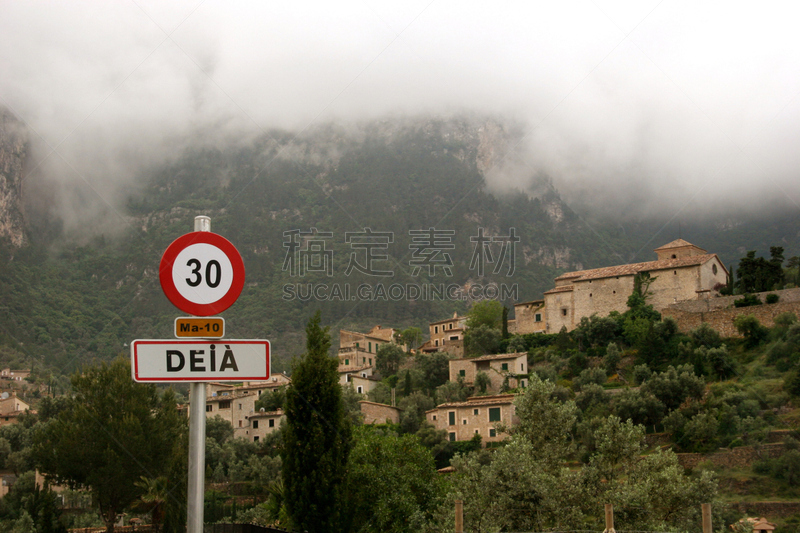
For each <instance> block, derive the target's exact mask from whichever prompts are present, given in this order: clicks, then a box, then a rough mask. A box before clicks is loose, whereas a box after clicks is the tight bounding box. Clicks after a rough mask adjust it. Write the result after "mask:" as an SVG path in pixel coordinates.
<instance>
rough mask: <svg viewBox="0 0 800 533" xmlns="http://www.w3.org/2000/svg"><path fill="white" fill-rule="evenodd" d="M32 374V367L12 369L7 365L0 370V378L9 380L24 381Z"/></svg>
mask: <svg viewBox="0 0 800 533" xmlns="http://www.w3.org/2000/svg"><path fill="white" fill-rule="evenodd" d="M30 375H31V371H30V369H27V370H11V369H10V368H8V367H6V368H4V369H3V370H0V379H7V380H9V381H22V380H24V379H25V378H27V377H28V376H30Z"/></svg>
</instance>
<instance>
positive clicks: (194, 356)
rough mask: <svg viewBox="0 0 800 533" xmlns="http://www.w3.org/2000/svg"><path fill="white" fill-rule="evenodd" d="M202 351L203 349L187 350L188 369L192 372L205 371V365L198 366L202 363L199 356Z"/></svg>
mask: <svg viewBox="0 0 800 533" xmlns="http://www.w3.org/2000/svg"><path fill="white" fill-rule="evenodd" d="M203 353H205V352H204V350H189V369H190V370H191V371H192V372H205V370H206V367H204V366H200V365H202V364H203V358H202V357H200V356H201V355H203Z"/></svg>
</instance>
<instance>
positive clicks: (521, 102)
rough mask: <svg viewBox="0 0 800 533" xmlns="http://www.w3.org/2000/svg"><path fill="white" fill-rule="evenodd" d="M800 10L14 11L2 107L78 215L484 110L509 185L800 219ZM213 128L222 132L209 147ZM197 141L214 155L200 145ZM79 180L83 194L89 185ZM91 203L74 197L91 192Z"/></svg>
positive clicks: (660, 6)
mask: <svg viewBox="0 0 800 533" xmlns="http://www.w3.org/2000/svg"><path fill="white" fill-rule="evenodd" d="M795 11H796V9H795V8H793V6H792V5H791V4H790V3H786V2H784V3H772V4H767V5H764V6H758V7H757V8H756V7H755V6H754V4H751V3H736V2H733V3H732V2H721V1H719V2H704V3H702V4H700V3H698V2H688V1H687V2H665V1H661V2H659V1H640V2H606V1H601V0H598V1H595V2H522V1H518V2H504V3H492V4H490V3H487V2H465V1H459V2H453V1H439V0H434V1H431V0H424V1H404V2H377V1H363V2H292V3H286V2H282V3H278V2H245V3H230V2H218V1H211V0H209V1H204V2H202V1H185V2H183V1H178V2H156V1H138V0H137V1H131V2H124V1H121V2H113V3H110V2H102V3H101V2H76V1H70V2H62V3H45V2H35V1H34V2H24V3H22V2H2V3H0V105H4V106H6V107H8V108H10V109H11V110H12V111H13V112H14V113H15V114H16V115H17V116H18V117H20V119H21V120H23V121H24V122H25V123H26V124H27V125H28V127H29V130H30V131H31V134H30V138H31V140H32V141H33V146H34V153H33V156H32V163H31V164H30V165H29V167H30V172H31V176H32V177H35V176H39V177H41V178H42V179H43V180H45V181H46V182H48V183H55V184H56V185H55V187H57V190H56V191H51V194H52V196H53V197H54V198H61V199H62V202H61V204H59V205H60V209H61V210H62V211H63V212H62V214H63V215H65V216H66V217H67V218H69V216H70V214H72V215H75V214H76V213H81V215H80V216H74V217H73V218H72V219H71V220H74V223H76V224H77V223H78V222H79V221H80V220H81V219H82V218H84V216H86V214H87V213H92V212H94V210H97V209H99V210H103V211H107V212H114V211H115V210H117V209H118V205H119V201H120V196H121V194H122V193H121V191H122V190H123V187H122V185H124V184H126V183H130V181H131V180H134V179H135V178H136V177H137V175H139V172H140V171H141V169H142V168H143V166H146V165H149V164H157V163H159V162H162V161H164V160H166V159H168V158H170V157H174V156H175V155H176V154H179V153H180V151H181V150H182V149H183V148H184V146H185V143H187V142H195V141H194V139H196V137H194V135H195V134H196V132H198V131H203V132H205V137H204V140H205V142H211V143H216V144H219V143H227V142H231V141H232V140H234V139H238V140H241V139H246V138H247V137H248V136H249V135H257V134H259V133H261V132H264V131H267V130H269V129H272V128H276V127H279V128H288V129H291V130H293V131H296V132H302V131H305V130H308V129H312V128H313V127H315V126H316V125H319V124H322V123H324V122H328V121H341V122H344V123H352V122H356V121H364V120H369V119H372V118H382V117H386V116H398V115H404V114H408V115H424V114H436V115H439V116H448V115H450V114H455V113H463V112H465V111H469V112H475V113H480V114H484V115H488V116H497V117H506V118H508V119H509V120H513V121H514V122H515V123H518V124H523V126H524V135H523V136H521V137H519V138H516V139H515V140H514V142H513V146H512V147H510V148H511V151H512V152H513V153H512V155H511V156H510V157H509V158H508V159H507V161H506V163H507V164H500V165H499V166H498V168H496V169H493V171H492V172H489V173H488V175H487V180H488V181H489V186H490V188H491V189H492V190H495V191H498V192H502V191H505V190H510V189H525V188H526V187H529V186H530V184H531V183H533V182H534V180H535V179H536V178H537V177H542V176H546V177H547V178H548V179H550V180H552V182H553V184H554V185H555V186H556V188H557V189H558V190H559V191H561V193H562V195H563V196H564V197H565V199H567V201H569V202H571V203H572V204H573V205H575V206H577V207H578V208H579V209H595V210H598V209H601V210H605V211H607V212H612V213H622V212H626V213H631V214H634V215H653V214H658V215H662V216H666V217H670V216H678V215H680V216H683V214H690V213H697V212H710V211H714V210H721V209H724V210H734V209H745V210H754V209H759V208H762V207H763V206H764V205H766V204H767V203H768V202H772V203H773V205H775V204H774V203H775V202H777V203H778V204H779V205H780V206H781V207H786V208H790V209H798V206H800V179H798V168H800V151H799V150H797V146H798V145H800V142H799V141H800V128H798V125H799V124H800V96H799V94H800V68H799V67H800V33H799V32H797V30H796V28H795V22H794V21H795V20H796V13H795ZM209 132H211V133H209ZM190 139H191V140H192V141H190ZM76 184H77V185H76ZM76 190H78V191H80V193H79V194H77V195H76V194H74V191H76Z"/></svg>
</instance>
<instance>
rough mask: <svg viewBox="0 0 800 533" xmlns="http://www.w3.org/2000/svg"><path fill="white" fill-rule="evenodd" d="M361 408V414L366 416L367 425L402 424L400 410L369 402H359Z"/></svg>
mask: <svg viewBox="0 0 800 533" xmlns="http://www.w3.org/2000/svg"><path fill="white" fill-rule="evenodd" d="M358 404H359V406H360V407H361V414H363V415H364V423H365V424H385V423H386V422H391V423H392V424H399V423H400V408H398V407H393V406H391V405H386V404H382V403H375V402H368V401H367V400H362V401H360V402H358Z"/></svg>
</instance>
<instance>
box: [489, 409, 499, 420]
mask: <svg viewBox="0 0 800 533" xmlns="http://www.w3.org/2000/svg"><path fill="white" fill-rule="evenodd" d="M489 422H500V408H499V407H490V408H489Z"/></svg>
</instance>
